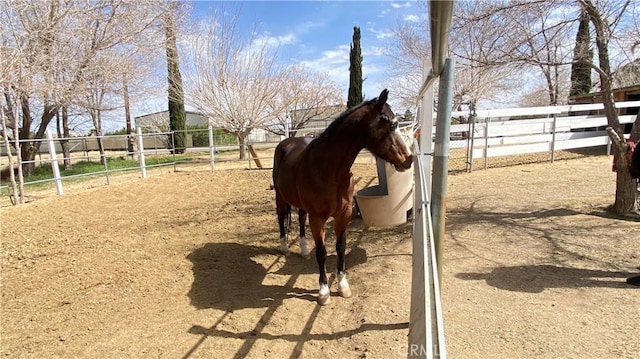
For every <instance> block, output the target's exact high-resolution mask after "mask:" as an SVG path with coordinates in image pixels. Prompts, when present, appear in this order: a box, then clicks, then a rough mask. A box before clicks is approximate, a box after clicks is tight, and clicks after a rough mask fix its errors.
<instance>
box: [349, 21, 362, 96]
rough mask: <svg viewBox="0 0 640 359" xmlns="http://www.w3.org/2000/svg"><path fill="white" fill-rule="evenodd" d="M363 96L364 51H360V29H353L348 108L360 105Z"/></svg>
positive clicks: (355, 27)
mask: <svg viewBox="0 0 640 359" xmlns="http://www.w3.org/2000/svg"><path fill="white" fill-rule="evenodd" d="M363 98H364V97H363V96H362V51H361V50H360V28H359V27H357V26H354V27H353V42H352V43H351V51H350V52H349V96H348V98H347V108H351V107H353V106H356V105H358V104H360V103H361V102H362V100H363Z"/></svg>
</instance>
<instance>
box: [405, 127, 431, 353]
mask: <svg viewBox="0 0 640 359" xmlns="http://www.w3.org/2000/svg"><path fill="white" fill-rule="evenodd" d="M421 135H422V133H421ZM422 165H424V163H423V162H422V161H421V160H420V158H418V159H417V160H416V161H415V162H414V166H415V167H414V178H415V179H414V183H415V187H414V191H415V192H414V194H413V196H414V206H413V216H414V224H413V250H412V258H413V264H412V267H411V309H410V311H409V336H408V346H407V358H410V359H425V358H433V341H432V336H431V335H427V330H430V329H431V327H432V323H431V314H430V313H429V312H428V310H429V309H427V308H430V307H431V305H432V304H431V295H429V287H430V286H429V271H428V268H429V259H430V257H429V256H428V255H427V250H428V247H427V246H428V243H427V233H425V231H427V230H428V229H429V227H428V223H427V218H429V217H428V216H430V213H428V208H429V207H427V206H425V201H427V200H428V197H427V196H425V193H424V192H423V190H425V189H426V187H425V186H424V185H425V184H426V183H425V182H428V180H426V176H425V175H424V172H425V169H424V168H423V166H422ZM429 238H433V236H430V237H429Z"/></svg>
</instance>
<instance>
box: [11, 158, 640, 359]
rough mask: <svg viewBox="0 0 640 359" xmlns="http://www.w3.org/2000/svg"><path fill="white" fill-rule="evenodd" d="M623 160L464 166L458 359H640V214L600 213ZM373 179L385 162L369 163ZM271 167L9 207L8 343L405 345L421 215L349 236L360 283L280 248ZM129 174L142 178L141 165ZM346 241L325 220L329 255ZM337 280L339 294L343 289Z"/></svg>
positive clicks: (296, 347)
mask: <svg viewBox="0 0 640 359" xmlns="http://www.w3.org/2000/svg"><path fill="white" fill-rule="evenodd" d="M610 165H611V163H610V158H609V157H606V156H596V157H587V158H583V159H574V160H566V161H556V162H555V163H553V164H551V163H541V164H528V165H522V166H515V167H507V168H492V169H488V170H486V171H476V172H473V173H471V174H458V175H453V176H450V177H449V190H448V209H447V211H448V215H447V227H446V232H447V237H446V240H445V253H444V269H443V274H442V300H443V306H444V311H445V313H444V319H445V330H446V335H447V350H448V353H449V357H451V358H634V357H636V358H637V356H638V353H640V330H638V323H640V288H637V287H632V286H629V285H627V284H626V283H625V282H624V280H625V278H626V277H628V276H631V275H634V274H636V273H637V272H638V269H637V268H636V267H637V266H638V265H640V249H639V246H638V241H639V240H640V235H639V233H640V222H633V221H622V220H617V219H610V218H607V217H605V216H602V215H601V214H602V211H603V208H604V207H606V205H608V204H610V203H611V202H612V200H613V193H614V191H615V186H614V180H615V178H614V174H613V173H611V172H610V170H609V169H610ZM353 171H354V175H355V177H356V178H359V179H360V182H359V183H358V186H359V187H363V186H364V185H366V184H368V183H375V180H374V178H373V175H374V174H375V167H374V165H373V164H369V163H366V162H365V163H361V164H356V165H355V166H354V168H353ZM270 175H271V172H270V171H269V170H247V169H225V168H223V167H219V168H218V169H217V170H216V171H214V172H210V171H206V170H200V171H197V170H183V169H181V170H179V171H177V172H173V171H172V169H167V168H165V169H160V170H157V171H155V172H152V173H151V174H150V176H149V178H146V179H139V178H136V177H137V176H139V175H137V174H130V175H126V176H122V177H118V178H114V179H113V180H112V184H111V185H109V186H105V185H103V184H100V183H92V182H82V183H76V184H75V185H66V187H65V191H66V194H65V195H64V196H44V195H43V196H41V197H39V196H38V195H34V196H33V198H35V200H34V201H33V202H30V203H27V204H25V205H21V206H15V207H12V206H6V205H5V206H3V207H2V209H0V211H1V212H0V213H1V215H2V219H1V220H2V222H1V226H2V227H1V235H2V236H1V239H2V262H1V264H2V303H1V310H2V311H1V331H0V334H1V336H0V338H1V348H0V354H1V355H2V356H3V357H6V358H17V357H34V358H45V357H46V358H49V357H64V358H69V357H82V358H107V357H109V358H111V357H127V358H128V357H162V358H199V357H202V358H234V357H235V358H241V357H249V358H287V357H288V358H298V357H301V358H325V357H326V358H401V357H404V356H405V353H406V352H405V350H406V342H407V333H408V330H409V329H408V326H409V324H408V322H409V303H410V282H411V239H410V237H411V230H412V227H411V224H410V223H408V224H406V225H402V226H399V227H395V228H367V227H366V226H365V225H364V224H363V223H362V221H361V220H359V219H355V220H354V221H353V222H352V224H351V227H350V229H349V231H348V234H347V235H348V237H347V238H348V255H347V267H348V271H349V278H350V283H351V287H352V290H353V291H354V296H353V297H352V298H350V299H344V298H340V297H337V296H334V297H333V299H332V302H331V303H330V304H329V305H327V306H325V307H320V306H318V305H317V304H316V302H315V297H316V292H317V286H318V284H317V269H316V263H315V260H314V259H310V260H305V259H304V258H302V257H300V256H299V255H297V254H295V253H298V251H299V247H298V245H297V243H296V242H297V241H296V239H295V238H291V243H292V251H293V252H294V254H292V255H290V256H289V257H283V256H282V255H280V254H279V253H278V252H277V250H276V249H277V245H278V233H277V224H276V220H275V214H274V200H273V196H274V194H273V191H271V190H269V185H270V182H271V181H270ZM127 176H128V177H127ZM334 243H335V240H334V237H333V234H332V232H331V231H330V230H329V231H328V246H329V247H328V248H329V255H330V258H329V261H328V264H327V268H328V269H329V270H333V269H334V268H335V262H336V261H335V250H334V248H333V246H334ZM335 292H336V288H335V283H334V285H333V286H332V294H333V295H335Z"/></svg>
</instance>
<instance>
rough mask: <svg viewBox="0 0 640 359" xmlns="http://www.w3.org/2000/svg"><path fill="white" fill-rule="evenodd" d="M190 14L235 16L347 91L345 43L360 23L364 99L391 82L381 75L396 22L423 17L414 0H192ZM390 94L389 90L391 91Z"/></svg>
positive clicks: (290, 57) (285, 56)
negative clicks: (228, 13) (276, 41)
mask: <svg viewBox="0 0 640 359" xmlns="http://www.w3.org/2000/svg"><path fill="white" fill-rule="evenodd" d="M192 5H193V11H192V16H193V17H194V18H201V17H205V16H206V15H207V14H209V13H210V10H211V9H212V8H214V9H217V10H218V11H220V9H224V10H225V11H227V12H232V13H236V12H237V13H238V14H239V24H238V25H239V26H238V27H239V29H240V30H243V29H245V30H247V31H249V30H251V29H253V28H254V27H255V28H256V30H257V31H258V32H259V33H261V34H263V35H266V36H269V37H271V38H273V39H274V40H278V41H279V43H280V44H281V47H280V52H279V54H280V57H281V58H282V60H283V61H292V62H294V63H302V64H305V65H306V66H308V67H310V68H312V69H313V70H315V71H318V72H327V73H329V74H330V76H331V78H332V79H333V80H334V81H335V82H336V83H337V84H338V85H339V86H340V87H341V88H342V89H343V91H344V97H345V101H346V97H347V96H346V95H347V91H348V86H349V46H350V44H351V41H352V36H353V27H354V26H358V27H360V31H361V35H362V39H361V48H362V56H363V77H364V78H365V82H364V84H363V91H364V94H365V97H367V98H371V97H375V96H377V95H378V94H379V93H380V91H381V90H382V89H383V88H384V87H386V86H389V85H388V84H387V83H386V81H385V79H386V77H385V73H386V72H387V70H388V68H389V62H390V59H389V57H388V56H387V55H385V49H386V48H388V47H389V43H390V42H391V41H393V33H392V29H393V28H394V27H396V25H397V24H398V23H399V22H400V21H418V20H421V21H426V20H425V19H426V16H427V14H426V12H425V11H424V10H423V7H422V6H420V5H419V3H418V2H417V1H196V2H193V3H192ZM391 95H392V96H393V94H391Z"/></svg>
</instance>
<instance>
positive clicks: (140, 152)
mask: <svg viewBox="0 0 640 359" xmlns="http://www.w3.org/2000/svg"><path fill="white" fill-rule="evenodd" d="M136 135H137V136H136V137H137V140H138V160H139V161H140V171H141V172H142V178H147V165H146V164H145V162H144V141H142V127H136Z"/></svg>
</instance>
